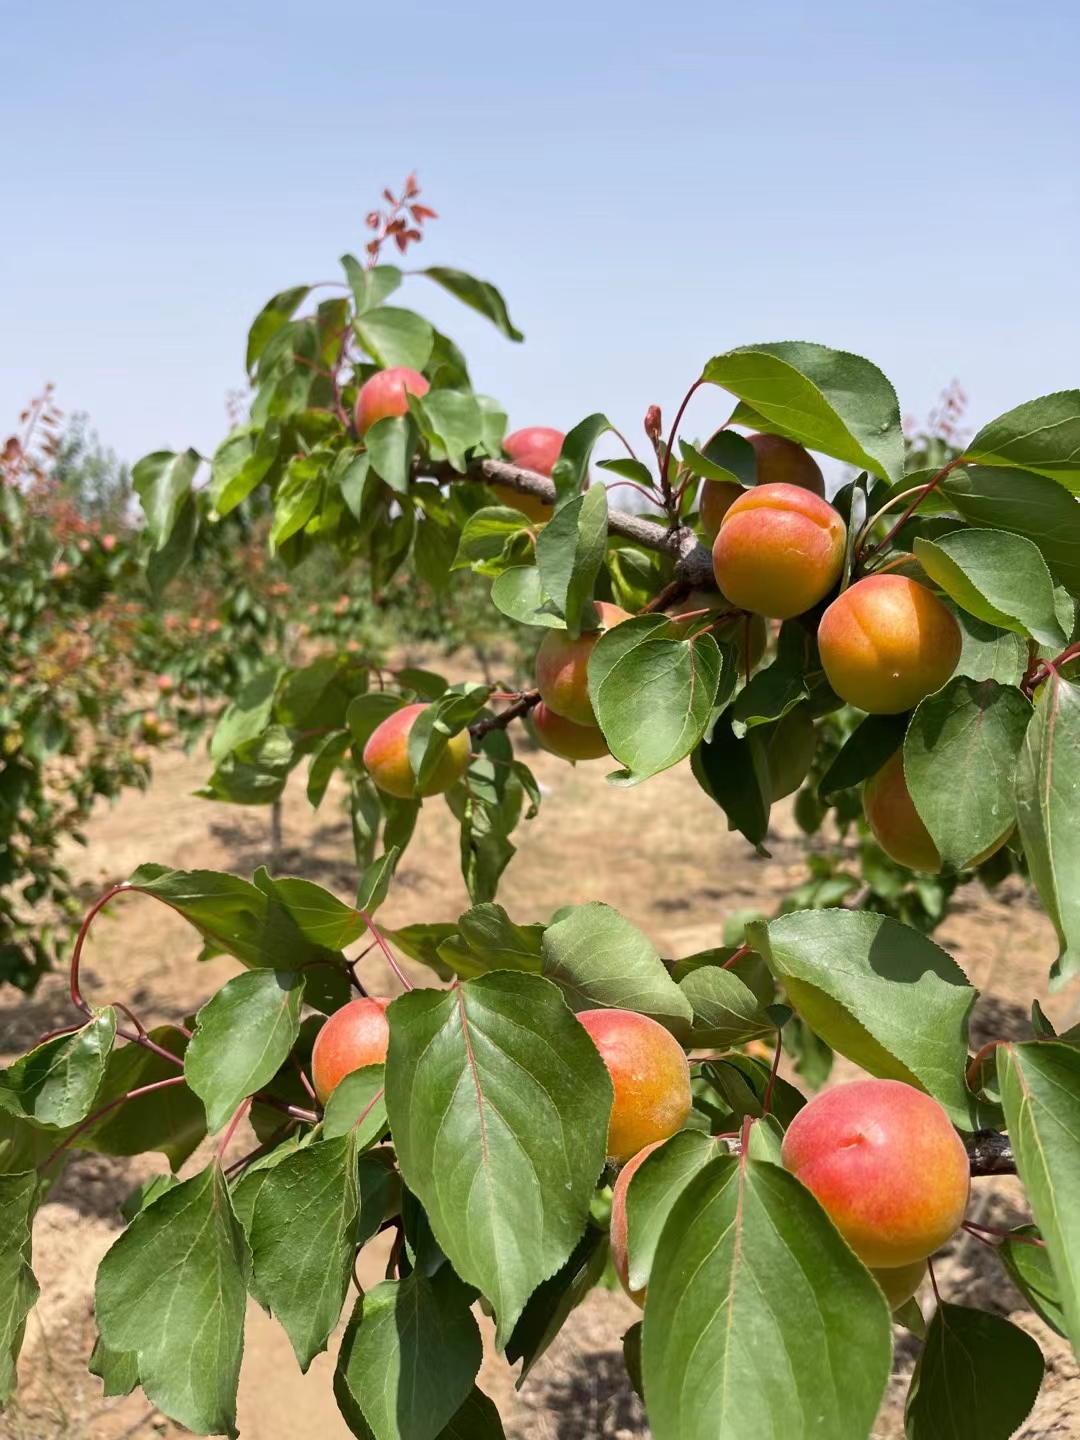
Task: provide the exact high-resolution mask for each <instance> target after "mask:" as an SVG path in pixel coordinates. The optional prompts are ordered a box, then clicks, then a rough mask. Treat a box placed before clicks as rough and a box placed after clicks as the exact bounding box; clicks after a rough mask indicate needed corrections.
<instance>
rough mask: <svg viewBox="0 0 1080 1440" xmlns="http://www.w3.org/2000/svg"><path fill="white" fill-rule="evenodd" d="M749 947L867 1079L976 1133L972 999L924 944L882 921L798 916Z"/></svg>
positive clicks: (762, 932) (753, 938)
mask: <svg viewBox="0 0 1080 1440" xmlns="http://www.w3.org/2000/svg"><path fill="white" fill-rule="evenodd" d="M746 929H747V939H748V942H749V943H750V944H752V945H753V947H754V949H755V950H757V952H758V953H759V954H760V955H761V956H762V957H763V959H764V960H765V963H766V964H767V965H768V967H769V969H770V970H771V971H772V973H773V975H774V976H775V977H776V979H777V980H779V981H780V983H781V984H782V985H783V986H784V989H785V990H786V991H787V994H788V998H789V1000H790V1002H791V1004H792V1005H793V1006H794V1007H795V1009H796V1010H797V1011H798V1012H799V1014H800V1015H801V1016H802V1017H803V1019H804V1020H806V1022H807V1023H808V1024H809V1025H810V1026H811V1028H812V1029H813V1030H815V1031H816V1032H817V1034H818V1035H820V1036H821V1038H822V1039H823V1040H824V1041H825V1042H826V1044H828V1045H831V1046H832V1048H833V1049H834V1050H839V1052H840V1054H841V1055H846V1056H847V1058H848V1059H849V1060H854V1062H855V1063H856V1065H860V1066H862V1068H863V1069H864V1070H868V1071H869V1072H870V1074H871V1075H877V1076H881V1077H883V1078H886V1079H892V1080H903V1081H906V1082H907V1083H908V1084H909V1085H915V1086H916V1087H917V1088H918V1089H920V1090H925V1091H927V1092H928V1093H929V1094H930V1095H932V1096H933V1097H934V1099H935V1100H938V1101H940V1103H941V1104H942V1105H944V1107H945V1109H946V1110H947V1111H948V1112H949V1115H950V1118H951V1119H952V1121H953V1123H954V1124H956V1125H958V1126H959V1127H960V1128H961V1129H964V1130H970V1129H972V1128H978V1126H977V1125H976V1124H975V1123H974V1120H975V1117H974V1116H973V1115H972V1113H971V1109H970V1107H971V1105H972V1103H973V1101H972V1097H971V1096H970V1095H969V1094H968V1091H967V1087H966V1085H965V1083H964V1077H965V1073H966V1070H967V1057H968V1046H967V1023H968V1015H969V1014H970V1011H971V1007H972V1005H973V1004H974V1002H975V996H976V991H975V990H974V989H972V987H971V986H970V985H969V984H968V981H967V977H966V976H965V975H964V972H963V971H962V970H961V969H960V967H959V965H957V964H956V962H955V961H954V960H952V959H951V958H950V956H948V955H947V954H946V953H945V951H944V950H942V949H940V948H939V947H938V946H937V945H935V944H934V942H933V941H932V940H930V939H928V938H927V936H925V935H922V934H920V932H919V931H917V930H914V929H912V928H911V926H909V925H902V924H901V923H900V921H898V920H892V919H890V918H889V917H888V916H885V915H874V914H869V913H867V912H860V911H854V910H801V911H796V912H795V913H794V914H791V915H782V916H781V917H780V918H779V919H778V920H773V921H771V922H770V923H769V924H764V923H762V922H760V921H753V922H752V923H751V924H749V925H748V926H747V927H746Z"/></svg>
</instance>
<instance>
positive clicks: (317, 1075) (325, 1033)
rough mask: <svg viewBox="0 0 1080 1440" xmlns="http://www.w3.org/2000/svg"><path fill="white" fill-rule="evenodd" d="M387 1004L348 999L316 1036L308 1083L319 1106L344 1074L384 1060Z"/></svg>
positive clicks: (387, 1037) (369, 998)
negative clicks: (310, 1083) (311, 1086)
mask: <svg viewBox="0 0 1080 1440" xmlns="http://www.w3.org/2000/svg"><path fill="white" fill-rule="evenodd" d="M389 1004H390V1001H389V1000H376V999H375V998H374V997H373V996H370V995H366V996H363V997H362V998H361V999H358V1000H350V1001H349V1002H348V1004H347V1005H343V1006H342V1007H341V1009H340V1010H335V1011H334V1013H333V1014H332V1015H331V1016H330V1018H329V1019H328V1020H327V1022H326V1024H325V1025H324V1026H323V1027H322V1029H321V1030H320V1031H319V1033H318V1035H316V1036H315V1044H314V1046H313V1048H312V1051H311V1080H312V1084H313V1085H314V1086H315V1094H316V1095H317V1096H318V1097H319V1103H320V1104H321V1105H325V1104H326V1102H327V1101H328V1100H329V1099H330V1096H331V1095H332V1094H333V1092H334V1090H335V1089H336V1088H337V1086H338V1085H339V1084H340V1083H341V1081H342V1080H343V1079H344V1078H345V1076H346V1075H351V1074H352V1072H353V1071H354V1070H362V1069H363V1067H364V1066H365V1065H381V1064H382V1063H383V1061H384V1060H385V1059H386V1047H387V1046H388V1045H389V1043H390V1026H389V1024H388V1023H387V1019H386V1007H387V1005H389Z"/></svg>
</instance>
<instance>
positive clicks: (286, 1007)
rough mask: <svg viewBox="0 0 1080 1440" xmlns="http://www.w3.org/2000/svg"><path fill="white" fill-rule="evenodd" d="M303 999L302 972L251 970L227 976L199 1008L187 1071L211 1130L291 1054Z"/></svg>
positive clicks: (264, 1082) (218, 1125) (214, 1130)
mask: <svg viewBox="0 0 1080 1440" xmlns="http://www.w3.org/2000/svg"><path fill="white" fill-rule="evenodd" d="M303 999H304V977H303V976H302V975H297V974H290V973H288V972H283V971H280V970H248V971H246V972H245V973H244V974H243V975H236V976H234V977H233V978H232V979H231V980H228V981H226V983H225V984H224V985H223V986H222V987H221V989H220V990H219V991H218V992H217V994H216V995H214V996H213V997H212V998H211V999H210V1000H208V1001H207V1003H206V1004H205V1005H204V1006H203V1007H202V1009H201V1010H200V1011H199V1013H198V1015H197V1016H196V1018H195V1033H194V1034H193V1035H192V1037H191V1042H190V1044H189V1045H188V1048H187V1054H186V1055H185V1056H184V1074H185V1075H186V1076H187V1080H188V1084H189V1085H190V1086H191V1088H192V1089H193V1090H194V1091H195V1093H196V1095H198V1096H199V1098H200V1099H201V1100H202V1102H203V1104H204V1105H205V1106H206V1123H207V1126H208V1128H209V1130H210V1133H211V1135H213V1134H215V1133H216V1132H217V1131H218V1130H220V1129H221V1127H222V1126H223V1125H225V1124H226V1123H227V1121H228V1119H229V1117H230V1116H231V1115H232V1113H233V1111H234V1110H235V1109H236V1107H237V1106H238V1105H239V1104H240V1102H241V1101H242V1100H245V1099H247V1097H248V1096H249V1095H253V1094H254V1093H255V1091H256V1090H260V1089H261V1088H262V1087H263V1086H264V1085H266V1084H268V1083H269V1081H271V1080H272V1079H273V1078H274V1076H275V1075H276V1074H277V1072H278V1070H279V1069H280V1067H281V1066H282V1065H283V1064H284V1063H285V1061H286V1060H287V1059H288V1058H289V1051H290V1050H291V1049H292V1047H293V1045H294V1044H295V1043H296V1037H297V1035H298V1034H299V1033H300V1006H301V1004H302V1003H303Z"/></svg>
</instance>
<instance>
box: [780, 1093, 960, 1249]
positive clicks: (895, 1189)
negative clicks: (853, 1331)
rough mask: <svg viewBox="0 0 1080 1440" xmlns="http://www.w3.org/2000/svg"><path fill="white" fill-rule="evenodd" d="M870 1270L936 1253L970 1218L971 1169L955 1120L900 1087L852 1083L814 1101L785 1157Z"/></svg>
mask: <svg viewBox="0 0 1080 1440" xmlns="http://www.w3.org/2000/svg"><path fill="white" fill-rule="evenodd" d="M781 1158H782V1160H783V1164H784V1166H785V1168H786V1169H788V1170H790V1171H791V1173H792V1174H793V1175H795V1176H797V1177H798V1179H799V1180H801V1181H802V1183H803V1184H804V1185H805V1186H806V1187H807V1189H808V1190H810V1191H811V1193H812V1194H813V1195H814V1196H815V1197H816V1198H817V1200H818V1203H819V1204H820V1205H821V1206H822V1208H823V1209H824V1210H825V1211H826V1213H827V1214H828V1216H829V1218H830V1220H832V1222H833V1224H834V1225H835V1226H836V1228H837V1229H838V1230H839V1231H840V1234H841V1235H842V1236H843V1237H844V1239H845V1240H846V1241H847V1243H848V1244H849V1245H850V1246H851V1248H852V1249H853V1250H854V1251H855V1254H856V1255H858V1257H859V1259H860V1260H862V1262H863V1264H864V1265H869V1266H873V1267H874V1268H875V1269H888V1270H891V1269H896V1268H897V1267H899V1266H901V1265H913V1264H915V1262H916V1261H919V1260H925V1259H926V1257H927V1256H928V1255H932V1254H933V1252H934V1251H935V1250H936V1249H937V1248H938V1246H940V1245H943V1244H944V1243H945V1241H946V1240H948V1238H949V1237H950V1235H953V1234H955V1232H956V1230H957V1229H958V1228H959V1226H960V1222H961V1221H962V1220H963V1218H964V1211H965V1209H966V1208H967V1201H968V1191H969V1188H970V1180H969V1173H970V1166H969V1163H968V1156H967V1151H966V1150H965V1149H964V1145H963V1142H962V1141H961V1139H960V1137H959V1135H957V1133H956V1131H955V1130H954V1129H953V1126H952V1122H951V1121H950V1120H949V1117H948V1115H947V1114H946V1113H945V1111H944V1110H943V1109H942V1107H941V1106H940V1105H939V1104H938V1102H937V1101H936V1100H934V1099H933V1098H932V1097H931V1096H929V1095H927V1094H925V1093H924V1092H923V1091H922V1090H916V1089H915V1088H914V1087H913V1086H911V1085H905V1084H904V1083H903V1082H902V1081H900V1080H853V1081H852V1082H851V1083H850V1084H847V1085H837V1086H835V1087H834V1088H833V1089H831V1090H824V1091H822V1093H821V1094H820V1095H817V1096H815V1097H814V1099H813V1100H811V1101H810V1103H809V1105H807V1106H805V1107H804V1108H803V1109H802V1110H800V1111H799V1113H798V1114H797V1115H796V1116H795V1118H794V1120H792V1122H791V1125H790V1126H789V1127H788V1131H787V1134H786V1135H785V1136H784V1142H783V1146H782V1149H781Z"/></svg>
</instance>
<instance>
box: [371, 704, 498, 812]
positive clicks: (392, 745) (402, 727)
mask: <svg viewBox="0 0 1080 1440" xmlns="http://www.w3.org/2000/svg"><path fill="white" fill-rule="evenodd" d="M426 708H427V707H426V706H424V705H403V706H402V707H401V709H400V710H395V711H394V713H393V714H392V715H389V716H387V718H386V719H385V720H384V721H383V722H382V724H381V725H377V726H376V727H375V729H374V730H373V731H372V733H371V736H370V737H369V739H368V742H367V744H366V745H365V746H364V764H365V765H366V766H367V768H368V770H369V771H370V772H371V778H372V779H373V780H374V781H375V784H376V785H377V786H378V787H379V789H380V790H385V791H386V793H387V795H396V796H397V798H398V799H399V800H412V799H414V798H415V796H416V795H417V794H418V793H419V794H420V795H421V796H425V797H426V796H428V795H441V794H442V793H443V792H444V791H445V790H449V789H450V786H451V785H453V784H454V782H455V781H456V780H460V779H461V777H462V775H464V774H465V771H466V770H467V769H468V768H469V754H470V751H471V748H472V746H471V742H470V740H469V732H468V730H460V731H459V732H458V733H457V734H456V735H454V736H453V737H452V738H451V739H450V740H449V741H448V742H447V745H446V749H445V750H444V751H443V753H442V755H441V756H440V757H439V763H438V764H437V765H436V766H435V770H434V773H433V774H432V776H431V778H430V779H429V780H428V782H427V784H426V785H425V786H424V787H423V789H422V790H420V791H419V792H418V791H417V789H416V777H415V776H414V775H413V772H412V766H411V765H410V764H409V732H410V730H411V729H412V727H413V725H414V724H415V723H416V717H417V716H418V715H419V714H420V712H421V711H422V710H424V709H426Z"/></svg>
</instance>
